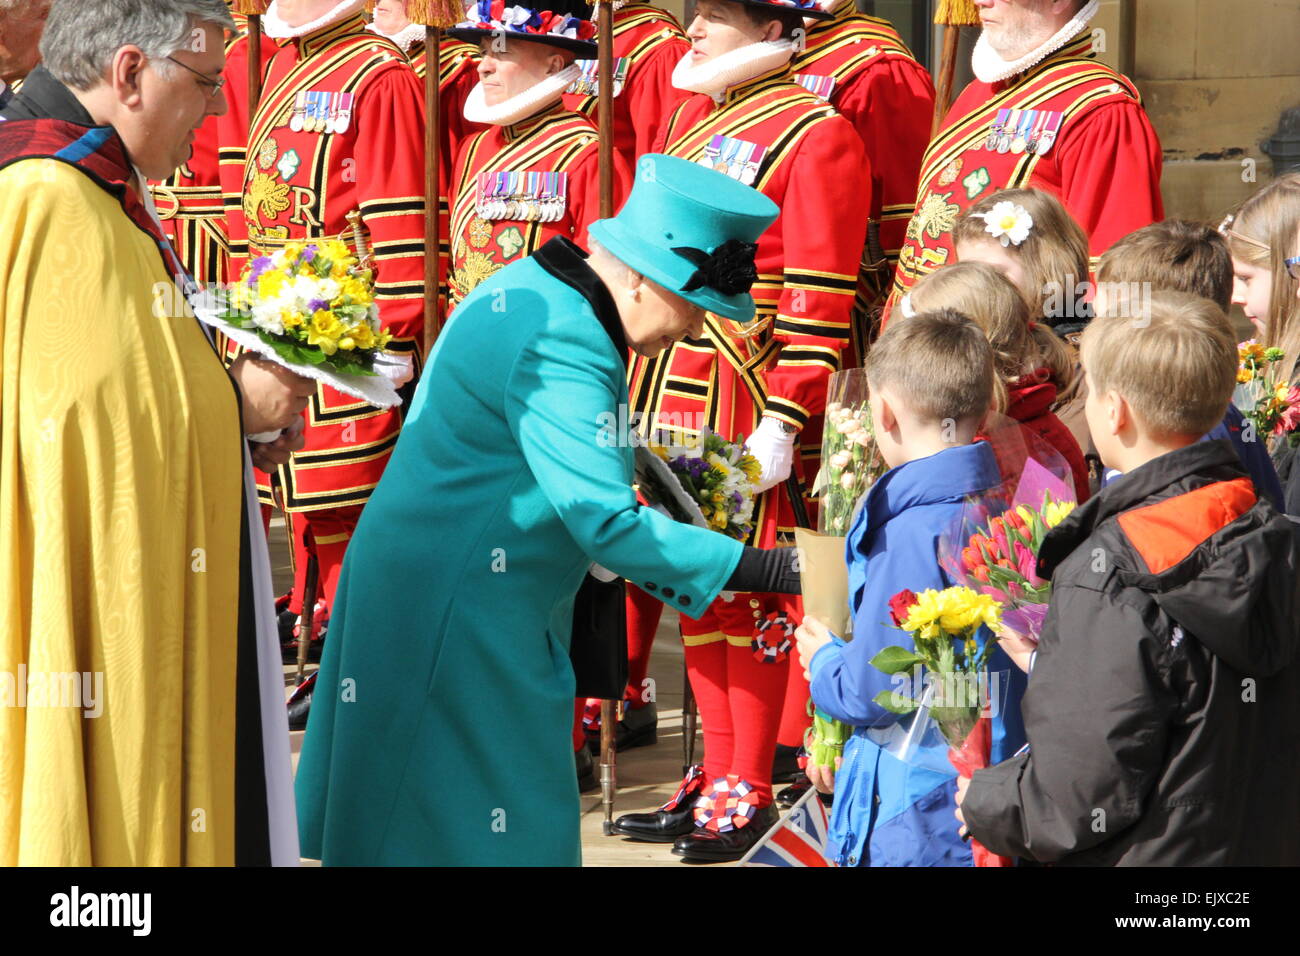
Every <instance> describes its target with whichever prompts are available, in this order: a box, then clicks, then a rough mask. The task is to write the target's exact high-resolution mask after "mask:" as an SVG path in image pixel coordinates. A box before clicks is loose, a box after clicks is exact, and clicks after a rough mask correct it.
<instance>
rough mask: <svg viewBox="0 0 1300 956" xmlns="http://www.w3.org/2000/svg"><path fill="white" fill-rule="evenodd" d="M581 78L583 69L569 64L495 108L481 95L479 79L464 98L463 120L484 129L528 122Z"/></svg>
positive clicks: (480, 81) (481, 85)
mask: <svg viewBox="0 0 1300 956" xmlns="http://www.w3.org/2000/svg"><path fill="white" fill-rule="evenodd" d="M580 76H582V68H581V67H579V66H578V65H577V64H570V65H569V66H566V67H565V68H564V69H562V70H561V71H560V72H559V73H553V74H552V75H550V76H548V77H547V78H546V79H544V80H542V81H541V82H540V83H537V84H534V85H533V86H530V87H529V88H528V89H526V90H524V91H523V92H522V93H516V94H515V95H514V96H512V97H510V98H509V99H508V100H506V101H505V102H504V103H498V104H497V105H496V106H488V105H487V97H486V96H485V95H484V93H483V81H482V80H479V81H478V83H476V84H475V85H474V89H472V90H470V91H469V96H467V97H465V110H464V113H465V119H467V120H469V121H470V122H471V123H483V124H485V125H487V126H509V125H511V124H512V123H517V122H519V121H520V120H521V119H527V118H528V117H530V116H532V115H533V114H534V113H536V112H538V111H539V110H541V109H542V108H543V107H546V106H550V105H552V104H553V103H555V102H556V101H558V100H559V98H560V97H561V96H563V95H564V91H565V90H567V89H568V88H569V84H570V83H572V82H573V81H574V80H576V79H578V78H579V77H580Z"/></svg>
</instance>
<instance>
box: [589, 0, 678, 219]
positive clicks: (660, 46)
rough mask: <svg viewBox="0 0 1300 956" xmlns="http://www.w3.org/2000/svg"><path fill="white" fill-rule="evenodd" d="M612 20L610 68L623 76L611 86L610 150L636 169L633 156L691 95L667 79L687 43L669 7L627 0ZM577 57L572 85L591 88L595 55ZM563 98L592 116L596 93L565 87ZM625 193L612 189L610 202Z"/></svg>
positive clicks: (644, 150)
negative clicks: (580, 71) (577, 76)
mask: <svg viewBox="0 0 1300 956" xmlns="http://www.w3.org/2000/svg"><path fill="white" fill-rule="evenodd" d="M613 20H614V60H615V68H614V71H615V75H616V76H621V78H622V83H621V85H620V84H618V83H616V84H615V87H614V124H613V126H614V150H615V152H617V153H618V155H619V156H621V157H622V159H623V162H624V163H626V164H627V168H628V169H635V168H636V158H637V157H638V156H640V155H641V154H642V153H648V152H650V151H651V149H653V148H654V144H655V143H656V142H657V141H658V138H659V134H660V132H661V131H662V129H663V126H664V123H665V122H667V120H668V117H669V115H670V114H671V113H672V111H673V110H674V109H675V108H676V107H677V106H679V105H680V104H681V103H682V102H683V101H685V100H686V99H688V98H689V97H690V95H691V94H690V93H688V92H687V91H685V90H679V89H677V88H676V87H675V86H673V83H672V76H673V67H675V66H676V65H677V63H678V61H680V60H681V58H682V57H683V56H685V55H686V53H687V52H688V51H689V50H690V48H691V43H690V41H689V40H687V39H686V34H684V33H683V32H682V28H681V25H680V24H679V23H678V22H677V20H676V19H675V18H674V17H673V15H672V14H671V13H668V12H667V11H665V10H660V9H659V8H658V7H654V6H651V5H650V4H648V3H637V2H632V3H627V4H625V5H624V6H622V7H620V8H618V9H617V10H614V11H613ZM578 63H579V65H582V66H583V67H584V71H585V75H584V77H583V80H580V81H578V83H575V84H574V87H577V88H580V89H583V90H584V91H586V92H587V93H594V91H595V88H594V87H592V85H591V82H590V81H591V80H595V79H596V78H597V77H596V70H595V67H596V63H595V61H583V60H579V61H578ZM584 81H585V82H584ZM574 87H571V89H573V88H574ZM564 104H565V105H566V106H567V107H569V109H571V110H578V111H580V112H582V113H585V114H586V115H588V116H590V117H591V119H592V121H593V122H596V121H597V111H596V106H597V98H596V96H594V95H583V94H582V93H570V94H568V95H566V96H565V98H564ZM624 198H626V194H625V193H617V192H616V193H615V195H614V205H615V208H617V207H618V206H619V205H621V203H622V200H623V199H624Z"/></svg>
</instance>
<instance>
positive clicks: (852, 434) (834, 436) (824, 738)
mask: <svg viewBox="0 0 1300 956" xmlns="http://www.w3.org/2000/svg"><path fill="white" fill-rule="evenodd" d="M885 471H886V465H885V462H884V459H882V458H881V457H880V451H879V449H877V448H876V440H875V436H874V434H873V433H872V430H871V408H870V405H869V404H868V402H867V376H866V373H865V372H864V371H863V370H862V369H848V370H846V371H843V372H836V373H835V374H834V375H832V376H831V378H830V383H829V385H828V386H827V390H826V421H825V424H824V426H823V429H822V466H821V470H820V471H819V472H818V473H817V479H816V481H814V482H813V495H814V497H816V498H817V499H818V514H817V528H818V532H819V533H818V532H813V531H809V530H805V529H802V528H800V529H796V531H795V540H796V541H797V543H798V545H799V548H800V551H801V559H802V580H803V606H804V613H805V614H811V615H813V616H815V617H818V618H820V619H822V620H823V621H825V622H826V625H827V626H828V627H829V628H830V629H831V630H832V631H833V632H835V633H836V634H838V635H840V636H841V637H847V636H848V634H847V631H848V626H849V623H850V619H849V606H848V594H849V580H848V568H847V566H846V564H845V561H844V539H845V536H846V535H847V534H848V531H849V526H850V525H851V524H852V521H853V515H854V513H855V511H856V510H857V507H858V504H859V503H860V502H861V501H862V499H863V497H864V496H865V495H866V493H867V491H868V490H870V488H871V486H872V484H874V483H875V481H876V479H877V478H879V477H880V476H881V475H882V474H884V473H885ZM852 733H853V728H852V727H850V726H848V725H847V724H844V723H841V722H840V721H838V720H833V719H831V718H829V717H827V716H825V715H823V714H821V713H818V712H817V711H816V708H813V723H812V727H811V728H810V729H809V733H808V734H807V735H806V736H805V743H804V749H806V750H807V751H809V762H810V763H813V764H815V765H817V766H826V767H834V766H835V758H836V757H838V756H840V754H841V753H842V752H843V750H844V744H845V742H846V741H847V740H848V739H849V736H850V734H852Z"/></svg>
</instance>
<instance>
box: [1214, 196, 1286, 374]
mask: <svg viewBox="0 0 1300 956" xmlns="http://www.w3.org/2000/svg"><path fill="white" fill-rule="evenodd" d="M1297 226H1300V173H1287V174H1286V175H1285V176H1279V177H1278V178H1277V179H1275V180H1273V181H1272V182H1271V183H1269V184H1268V185H1267V186H1265V187H1263V188H1262V189H1260V190H1259V192H1257V193H1255V194H1254V195H1252V196H1251V197H1249V198H1248V199H1247V200H1246V201H1245V202H1243V203H1242V204H1241V205H1240V206H1238V207H1237V211H1236V212H1235V213H1234V214H1233V215H1231V216H1229V217H1228V218H1227V219H1225V220H1224V224H1223V227H1222V231H1223V234H1224V237H1225V238H1226V239H1227V240H1228V251H1229V252H1231V253H1232V256H1233V258H1234V259H1240V260H1241V261H1242V262H1246V263H1249V264H1250V265H1253V266H1257V267H1258V268H1260V269H1268V270H1269V271H1271V272H1272V273H1273V288H1272V297H1271V298H1270V299H1269V306H1268V315H1267V316H1261V317H1260V318H1262V319H1263V320H1264V344H1266V345H1271V346H1275V347H1277V348H1280V349H1282V350H1283V351H1284V352H1285V353H1286V358H1285V359H1283V362H1284V364H1283V366H1282V368H1283V370H1284V371H1283V373H1282V374H1283V375H1285V376H1287V377H1290V375H1291V372H1292V369H1294V367H1295V363H1296V360H1297V359H1300V300H1297V299H1296V289H1295V280H1294V279H1292V278H1291V277H1290V276H1288V275H1287V273H1286V262H1285V260H1286V259H1287V257H1288V256H1294V255H1296V254H1297V252H1300V249H1297V246H1300V239H1298V238H1297V234H1296V228H1297Z"/></svg>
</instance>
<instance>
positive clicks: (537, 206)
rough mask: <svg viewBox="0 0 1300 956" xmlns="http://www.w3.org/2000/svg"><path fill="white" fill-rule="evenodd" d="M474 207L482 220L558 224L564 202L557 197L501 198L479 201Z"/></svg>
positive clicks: (517, 196)
mask: <svg viewBox="0 0 1300 956" xmlns="http://www.w3.org/2000/svg"><path fill="white" fill-rule="evenodd" d="M475 206H476V211H477V212H478V214H479V217H480V218H483V219H514V220H518V221H520V222H559V221H560V220H561V219H563V218H564V200H563V199H561V198H560V197H558V196H542V197H540V198H539V197H535V196H519V195H515V196H509V197H505V196H502V197H496V198H488V199H484V200H480V201H479V202H478V203H476V204H475Z"/></svg>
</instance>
